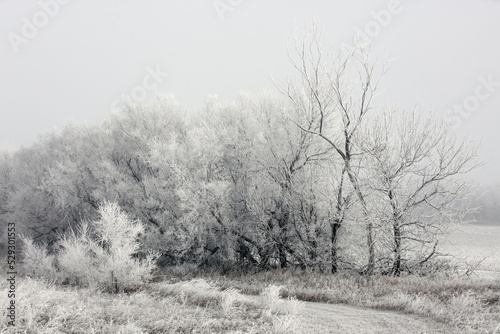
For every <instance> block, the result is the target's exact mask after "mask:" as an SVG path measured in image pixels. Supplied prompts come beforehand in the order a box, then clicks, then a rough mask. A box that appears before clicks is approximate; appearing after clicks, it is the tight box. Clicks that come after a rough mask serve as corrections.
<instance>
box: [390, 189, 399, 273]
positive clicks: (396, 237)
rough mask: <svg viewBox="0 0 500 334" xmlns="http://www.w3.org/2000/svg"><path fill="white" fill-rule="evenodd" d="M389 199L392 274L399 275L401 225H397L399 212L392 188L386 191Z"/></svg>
mask: <svg viewBox="0 0 500 334" xmlns="http://www.w3.org/2000/svg"><path fill="white" fill-rule="evenodd" d="M387 194H388V196H389V200H390V203H391V207H392V229H393V233H394V234H393V237H394V240H393V241H394V260H393V262H392V275H394V276H399V275H400V274H401V227H400V225H399V221H400V213H399V211H398V207H397V204H396V202H395V199H394V193H393V192H392V189H391V190H389V191H388V193H387Z"/></svg>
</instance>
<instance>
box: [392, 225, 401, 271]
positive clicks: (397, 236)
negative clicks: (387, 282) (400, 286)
mask: <svg viewBox="0 0 500 334" xmlns="http://www.w3.org/2000/svg"><path fill="white" fill-rule="evenodd" d="M393 228H394V262H393V264H392V274H393V275H394V276H399V275H400V274H401V229H400V227H399V224H398V222H397V221H395V222H394V224H393Z"/></svg>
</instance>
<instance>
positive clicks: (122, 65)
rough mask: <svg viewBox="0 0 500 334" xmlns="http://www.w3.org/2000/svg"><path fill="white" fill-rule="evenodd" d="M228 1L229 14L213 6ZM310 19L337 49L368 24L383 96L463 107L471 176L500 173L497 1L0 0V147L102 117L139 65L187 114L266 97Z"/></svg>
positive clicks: (132, 82) (130, 84)
mask: <svg viewBox="0 0 500 334" xmlns="http://www.w3.org/2000/svg"><path fill="white" fill-rule="evenodd" d="M59 2H60V3H61V4H59ZM65 2H67V3H65ZM54 3H55V4H58V5H57V6H58V7H59V8H58V9H57V10H55V8H54ZM62 3H65V4H62ZM44 4H46V5H44ZM50 4H52V5H50ZM224 4H225V5H226V8H229V9H231V10H227V11H225V12H221V11H220V10H219V12H218V11H217V9H216V8H215V6H214V5H219V6H224ZM393 4H395V5H393ZM397 4H399V5H397ZM44 6H45V7H47V6H48V7H47V8H49V9H48V10H49V11H50V10H53V11H54V13H52V14H53V15H52V17H51V16H49V15H47V14H44V12H43V7H44ZM391 6H395V8H398V9H399V10H398V11H397V13H393V14H391V17H390V19H387V18H385V17H384V19H386V21H385V22H384V24H383V25H382V24H380V23H377V21H376V19H375V15H374V13H381V11H388V10H389V9H390V8H392V7H391ZM220 8H222V7H220ZM46 10H47V9H46ZM44 18H46V19H47V20H45V21H44ZM221 18H222V19H221ZM313 18H316V19H319V20H320V21H321V24H322V25H323V26H324V28H325V37H326V41H325V42H326V43H327V44H332V45H333V46H339V44H340V43H341V42H350V41H351V39H352V37H353V35H354V29H355V27H357V28H358V29H360V30H364V29H365V28H366V27H368V28H370V27H375V28H376V27H377V26H378V27H379V28H380V30H379V32H378V37H377V39H376V42H375V52H376V53H380V54H381V55H384V54H386V55H387V57H388V58H391V59H393V62H392V66H391V70H390V71H389V73H388V74H387V75H386V77H385V79H384V81H383V84H382V87H384V88H385V89H387V91H386V92H385V93H384V94H383V95H382V96H381V97H380V99H379V103H380V104H383V102H384V101H386V100H387V101H389V102H397V103H398V105H399V106H400V107H401V108H410V107H411V106H413V105H414V104H415V103H418V104H419V105H420V107H422V108H424V109H437V110H438V111H439V112H442V113H444V111H445V110H447V109H450V108H452V109H453V106H454V105H455V104H456V105H463V104H465V105H466V106H467V107H468V108H469V109H470V110H471V111H470V112H468V113H467V114H468V117H466V118H461V119H462V122H461V125H460V127H459V128H458V131H460V132H462V133H466V132H471V133H476V134H477V135H478V137H479V138H482V139H483V140H484V144H483V153H482V157H483V158H484V159H486V160H489V161H490V164H489V166H488V167H486V168H485V169H483V170H482V171H481V172H479V173H476V174H475V177H476V178H477V179H478V180H479V181H481V182H483V183H490V182H493V181H494V182H499V181H500V175H499V173H498V171H499V170H500V155H499V149H498V147H497V145H498V144H499V138H500V130H499V124H500V1H498V0H476V1H472V0H469V1H467V0H447V1H445V0H442V1H432V0H419V1H403V0H401V1H386V0H384V1H374V0H365V1H352V0H351V1H348V0H345V1H326V0H323V1H318V0H316V1H310V0H309V1H307V0H301V1H298V0H289V1H285V0H273V1H269V0H189V1H186V0H175V1H174V0H171V1H166V0H148V1H139V0H85V1H83V0H80V1H77V0H72V1H71V0H64V1H63V0H41V1H35V0H32V1H29V0H0V116H1V117H0V147H4V148H5V147H10V148H16V147H19V146H21V145H29V144H30V143H32V142H33V141H35V140H36V138H37V135H38V134H39V133H44V132H47V131H50V130H52V129H54V128H58V129H61V128H62V127H63V126H64V124H66V123H67V122H68V121H75V122H78V123H82V122H84V123H87V124H98V123H99V122H100V121H101V120H103V119H104V118H105V116H106V115H107V114H108V113H109V112H110V111H111V110H112V105H113V103H114V101H116V100H117V99H120V97H121V96H122V94H126V95H130V93H131V92H132V91H133V90H134V89H136V88H137V87H140V86H141V85H142V84H143V79H144V78H145V77H146V76H147V75H148V68H149V69H155V68H156V67H158V68H159V69H160V71H161V72H168V76H166V77H160V81H161V82H159V83H158V85H157V87H156V88H157V90H158V91H159V92H164V93H172V94H173V95H175V96H176V98H177V99H178V100H179V101H180V103H181V105H182V106H183V107H184V108H185V109H186V110H188V111H193V110H194V111H195V110H197V109H198V108H200V107H201V106H202V105H203V103H204V101H205V98H206V96H207V95H210V94H217V95H218V96H219V98H220V99H222V100H225V99H234V98H235V97H236V95H237V94H238V92H240V91H247V92H250V93H253V94H255V95H258V94H260V93H261V92H262V91H264V90H270V91H272V92H276V91H275V89H274V86H273V84H272V82H271V80H270V78H271V77H274V78H284V77H286V76H288V75H289V74H290V73H291V66H290V64H289V63H288V60H287V50H286V48H287V44H288V43H289V41H290V37H291V36H292V32H293V31H294V30H295V29H294V27H296V28H297V29H296V31H297V32H298V33H299V37H300V33H302V32H303V30H304V29H303V27H304V26H310V25H311V23H312V20H313ZM26 22H28V23H26ZM33 23H34V24H38V25H39V26H40V27H38V28H37V27H36V26H35V27H36V29H37V31H35V32H33V31H30V30H29V29H28V28H27V25H29V24H33ZM23 33H24V37H23ZM29 33H31V34H32V35H33V36H28V35H27V34H29ZM13 36H14V37H13ZM25 37H26V38H25ZM16 38H17V39H16ZM20 38H25V39H23V40H22V43H21V42H20V41H21V39H20ZM12 40H16V41H17V43H16V42H12ZM16 48H17V49H18V50H17V51H18V52H16ZM488 80H490V81H491V82H493V83H492V84H490V85H487V84H484V81H488ZM148 84H150V85H153V84H156V82H155V81H153V80H149V81H148ZM478 86H480V87H479V88H478ZM276 94H278V93H277V92H276ZM153 96H154V92H153V91H150V92H149V93H148V98H152V97H153ZM455 117H459V116H458V114H455Z"/></svg>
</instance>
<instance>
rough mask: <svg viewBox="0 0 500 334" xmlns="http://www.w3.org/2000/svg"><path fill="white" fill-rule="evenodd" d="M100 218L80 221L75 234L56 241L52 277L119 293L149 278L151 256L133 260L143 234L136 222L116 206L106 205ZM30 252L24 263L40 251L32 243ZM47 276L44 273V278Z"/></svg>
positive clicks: (72, 233)
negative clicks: (56, 248)
mask: <svg viewBox="0 0 500 334" xmlns="http://www.w3.org/2000/svg"><path fill="white" fill-rule="evenodd" d="M99 215H100V219H99V220H97V221H94V222H92V223H90V224H89V223H86V222H83V223H82V224H81V225H80V227H79V228H78V229H77V231H72V232H71V233H69V234H66V235H64V236H61V237H60V238H59V248H60V251H59V253H58V254H57V255H56V256H55V261H54V262H55V263H56V266H49V268H52V271H57V274H51V276H52V277H55V276H57V277H59V279H60V280H61V281H62V282H64V283H68V284H72V285H79V286H90V287H93V288H96V289H100V290H104V291H109V292H120V291H123V290H124V289H127V288H134V287H136V286H138V285H140V284H142V283H143V282H145V281H147V280H149V279H150V278H151V272H152V270H153V269H154V264H153V257H154V255H153V254H148V255H147V256H146V258H145V259H143V260H140V259H137V258H134V256H133V255H134V254H136V253H137V252H138V251H139V248H140V244H139V242H138V237H139V235H140V234H141V233H142V232H143V227H142V224H141V223H140V222H139V221H134V220H131V219H130V217H128V216H127V214H125V213H123V212H121V211H120V208H119V207H118V205H117V204H115V203H106V204H105V205H103V206H101V208H100V209H99ZM25 242H26V244H27V245H30V247H31V248H32V249H30V248H29V247H28V248H27V249H28V250H30V251H29V252H25V263H26V264H29V265H30V266H31V267H32V268H35V267H34V266H35V265H34V263H35V261H36V260H37V257H40V255H39V254H42V253H40V252H41V250H40V249H37V248H36V246H34V245H33V244H32V242H31V241H29V240H27V241H25ZM43 276H45V277H47V273H45V275H43Z"/></svg>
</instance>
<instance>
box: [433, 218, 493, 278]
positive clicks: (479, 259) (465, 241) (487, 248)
mask: <svg viewBox="0 0 500 334" xmlns="http://www.w3.org/2000/svg"><path fill="white" fill-rule="evenodd" d="M441 251H442V252H443V253H447V254H451V255H453V257H454V258H455V261H456V262H457V263H458V265H459V268H460V269H461V270H462V271H464V270H467V267H468V266H469V267H471V268H473V269H474V273H472V276H473V277H481V278H500V224H496V225H493V224H490V225H463V226H461V227H459V229H458V230H456V231H454V232H453V233H451V234H450V235H449V236H448V237H447V239H446V240H445V241H444V242H443V243H442V244H441Z"/></svg>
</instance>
